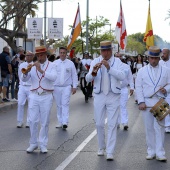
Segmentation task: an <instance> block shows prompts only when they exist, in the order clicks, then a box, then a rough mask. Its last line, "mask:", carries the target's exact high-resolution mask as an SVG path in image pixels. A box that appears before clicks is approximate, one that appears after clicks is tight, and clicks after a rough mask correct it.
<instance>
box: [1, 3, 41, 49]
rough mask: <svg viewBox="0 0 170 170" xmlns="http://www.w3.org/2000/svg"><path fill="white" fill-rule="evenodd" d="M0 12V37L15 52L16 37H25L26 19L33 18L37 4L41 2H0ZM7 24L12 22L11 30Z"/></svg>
mask: <svg viewBox="0 0 170 170" xmlns="http://www.w3.org/2000/svg"><path fill="white" fill-rule="evenodd" d="M0 2H1V4H0V11H1V13H2V19H1V20H0V37H1V38H2V39H3V40H5V41H6V42H7V43H8V45H9V46H10V47H11V48H12V49H13V50H14V51H15V52H16V51H17V46H16V44H15V42H14V39H15V38H16V37H23V36H26V33H25V32H23V31H25V30H24V28H25V22H26V17H27V16H28V15H31V16H32V17H34V16H35V10H37V9H38V6H37V4H38V3H40V2H41V0H24V1H23V0H0ZM9 22H13V23H14V25H13V30H9V29H8V24H9Z"/></svg>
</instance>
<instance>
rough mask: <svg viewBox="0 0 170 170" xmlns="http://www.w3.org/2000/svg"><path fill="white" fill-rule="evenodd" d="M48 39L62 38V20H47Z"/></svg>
mask: <svg viewBox="0 0 170 170" xmlns="http://www.w3.org/2000/svg"><path fill="white" fill-rule="evenodd" d="M48 38H49V39H62V38H63V18H48Z"/></svg>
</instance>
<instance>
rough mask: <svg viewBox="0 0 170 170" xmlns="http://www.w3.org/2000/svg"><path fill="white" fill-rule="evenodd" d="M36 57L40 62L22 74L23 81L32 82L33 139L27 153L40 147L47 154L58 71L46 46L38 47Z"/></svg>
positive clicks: (31, 118) (30, 120) (31, 127)
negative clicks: (49, 58) (49, 56)
mask: <svg viewBox="0 0 170 170" xmlns="http://www.w3.org/2000/svg"><path fill="white" fill-rule="evenodd" d="M36 56H37V60H38V61H37V62H35V63H34V66H33V67H32V68H29V69H28V70H27V72H26V73H25V74H22V81H24V82H27V81H28V80H29V79H30V80H31V88H30V89H31V92H30V95H29V103H28V104H29V105H28V107H29V111H30V114H29V123H30V132H31V138H30V146H29V148H28V149H27V152H28V153H31V152H33V151H34V150H35V149H37V148H38V145H39V147H40V151H41V152H42V153H47V152H48V150H47V143H48V129H49V117H50V110H51V107H52V103H53V95H52V92H53V90H54V81H55V80H56V77H57V71H56V67H55V65H54V64H53V63H52V62H50V61H48V59H47V49H46V48H45V47H44V46H40V47H36ZM39 122H40V125H41V127H40V131H39ZM38 131H39V133H38ZM37 135H39V137H38V136H37Z"/></svg>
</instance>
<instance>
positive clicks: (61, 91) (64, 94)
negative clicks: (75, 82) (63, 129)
mask: <svg viewBox="0 0 170 170" xmlns="http://www.w3.org/2000/svg"><path fill="white" fill-rule="evenodd" d="M53 96H54V99H55V102H56V105H57V119H58V122H59V123H60V124H63V125H64V124H66V125H67V124H68V121H69V120H68V119H69V105H70V96H71V86H66V87H58V86H55V87H54V92H53Z"/></svg>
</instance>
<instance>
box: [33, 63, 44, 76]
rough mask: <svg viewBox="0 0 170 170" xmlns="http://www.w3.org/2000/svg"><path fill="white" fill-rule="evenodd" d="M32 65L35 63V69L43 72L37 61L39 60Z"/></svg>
mask: <svg viewBox="0 0 170 170" xmlns="http://www.w3.org/2000/svg"><path fill="white" fill-rule="evenodd" d="M34 65H35V67H36V69H37V70H38V71H39V72H40V73H41V74H43V73H44V71H43V70H41V66H40V63H39V62H35V63H34Z"/></svg>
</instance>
